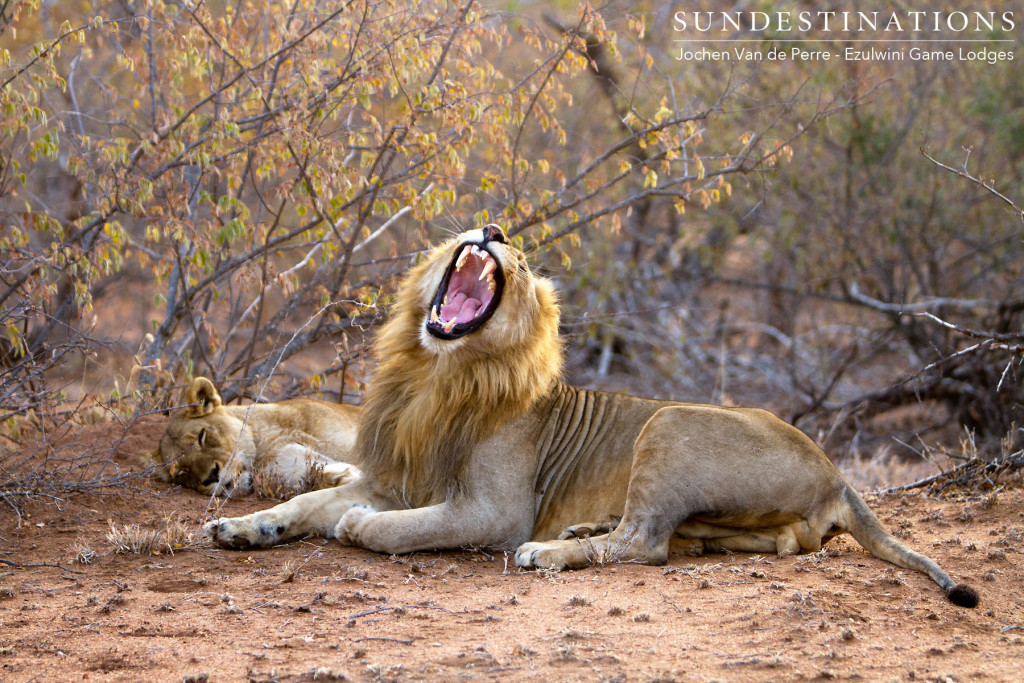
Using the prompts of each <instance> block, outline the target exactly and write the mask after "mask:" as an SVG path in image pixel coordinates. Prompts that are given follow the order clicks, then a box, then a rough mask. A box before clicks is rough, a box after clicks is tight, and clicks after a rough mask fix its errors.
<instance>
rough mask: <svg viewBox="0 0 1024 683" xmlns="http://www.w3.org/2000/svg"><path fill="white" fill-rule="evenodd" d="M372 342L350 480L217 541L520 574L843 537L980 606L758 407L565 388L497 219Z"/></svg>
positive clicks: (220, 531)
mask: <svg viewBox="0 0 1024 683" xmlns="http://www.w3.org/2000/svg"><path fill="white" fill-rule="evenodd" d="M375 351H376V354H377V358H378V359H379V363H380V364H379V366H378V368H377V371H376V372H375V374H374V376H373V378H372V381H371V382H370V387H369V389H368V390H367V392H366V395H365V397H364V404H363V405H364V407H363V418H362V421H361V423H360V427H359V435H358V438H357V442H356V451H357V453H358V456H359V457H358V459H359V462H360V466H361V467H362V468H363V469H364V476H363V478H361V479H359V480H357V481H355V482H353V483H350V484H346V485H343V486H340V487H338V488H333V489H327V490H323V491H314V492H312V493H307V494H304V495H302V496H298V497H296V498H293V499H292V500H290V501H288V502H285V503H282V504H281V505H278V506H277V507H274V508H272V509H270V510H265V511H262V512H257V513H254V514H251V515H247V516H245V517H239V518H233V519H220V520H217V521H214V522H210V523H209V524H207V526H206V532H207V534H208V535H209V536H210V537H211V538H212V539H213V540H214V541H216V542H217V543H219V544H220V545H222V546H225V547H228V548H247V547H250V546H270V545H273V544H276V543H278V542H280V541H281V540H283V539H286V538H290V537H295V536H301V535H304V534H307V533H310V532H319V533H322V534H324V535H327V536H334V537H337V538H338V539H339V540H340V541H341V542H342V543H346V544H351V545H359V546H362V547H364V548H369V549H370V550H375V551H378V552H385V553H407V552H412V551H416V550H427V549H433V548H457V547H463V546H468V545H476V546H497V547H504V548H518V549H517V551H516V555H515V559H516V563H517V564H518V565H519V566H521V567H545V568H556V569H560V568H565V567H580V566H584V565H587V564H589V563H591V562H595V561H598V562H601V561H614V560H635V561H641V562H648V563H651V564H659V563H664V562H665V561H666V560H667V557H668V551H669V542H670V541H671V540H672V539H673V537H682V538H684V539H689V543H690V544H691V547H692V548H693V549H696V550H708V551H716V550H730V551H741V552H755V553H766V552H777V553H778V554H780V555H786V554H790V553H796V552H801V551H805V552H806V551H816V550H818V549H819V548H821V545H822V544H823V543H825V542H826V541H828V540H829V539H831V538H832V537H833V536H835V535H837V534H839V533H841V532H843V531H848V532H850V533H851V534H852V535H853V537H854V538H856V539H857V541H859V542H860V544H861V545H863V546H864V547H865V548H867V549H868V550H869V551H870V552H871V553H872V554H874V555H876V556H877V557H880V558H882V559H885V560H888V561H889V562H892V563H894V564H897V565H899V566H901V567H906V568H908V569H916V570H919V571H922V572H924V573H926V574H928V576H930V577H931V578H932V579H933V580H934V581H935V582H936V583H938V584H939V586H941V587H942V589H943V590H945V591H946V595H947V596H948V597H949V599H950V600H952V601H953V602H954V603H956V604H958V605H964V606H969V607H973V606H974V605H976V604H977V602H978V596H977V593H975V591H974V590H973V589H971V588H969V587H967V586H964V585H960V584H956V583H954V582H953V580H952V579H950V577H949V576H948V575H947V574H946V573H945V572H944V571H942V570H941V569H940V568H939V566H938V565H937V564H936V563H935V562H934V561H933V560H931V559H929V558H927V557H925V556H923V555H920V554H918V553H915V552H913V551H911V550H909V549H907V548H906V547H904V546H903V545H901V544H900V542H899V541H897V540H896V539H895V538H893V537H892V536H891V535H890V534H889V533H888V532H887V531H886V530H885V529H884V528H883V527H882V524H881V523H880V522H879V520H878V518H877V517H876V516H875V515H874V513H873V512H871V510H870V509H869V508H868V506H867V505H866V504H865V503H864V500H863V499H862V498H861V497H860V495H858V493H857V492H856V491H855V490H853V489H852V488H851V487H850V485H849V484H847V483H846V482H845V481H844V480H843V478H842V476H841V475H840V474H839V472H838V471H837V470H836V469H835V467H833V466H832V464H831V463H830V462H829V460H828V459H827V458H826V457H825V455H824V454H823V453H822V452H821V450H820V449H819V448H818V447H817V446H816V445H815V444H814V442H812V441H811V440H810V439H809V438H808V437H807V436H805V435H804V434H803V433H802V432H800V431H799V430H797V429H796V428H794V427H792V426H790V425H789V424H786V423H785V422H783V421H781V420H779V419H778V418H776V417H774V416H773V415H771V414H770V413H767V412H765V411H763V410H751V409H743V408H722V407H718V406H708V405H696V404H688V403H675V402H668V401H654V400H647V399H641V398H633V397H630V396H624V395H620V394H609V393H604V392H599V391H590V390H586V389H576V388H573V387H570V386H566V385H565V384H563V383H561V382H560V381H559V379H558V377H559V373H560V368H561V362H562V350H561V342H560V341H559V338H558V304H557V302H556V298H555V294H554V292H553V289H552V285H551V283H550V282H549V281H548V280H546V279H544V278H541V277H537V276H536V275H533V274H532V273H531V272H530V269H529V268H528V267H527V264H526V259H525V257H524V256H523V254H522V253H521V252H520V251H518V250H517V249H515V248H513V247H512V246H510V245H509V243H508V240H507V239H506V237H505V235H504V233H503V232H502V231H501V230H500V229H499V228H497V227H496V226H488V227H486V228H484V229H482V230H472V231H469V232H466V233H464V234H462V235H461V236H459V237H457V238H456V239H453V240H451V241H449V242H447V243H445V244H442V245H441V246H439V247H437V248H436V249H434V250H433V251H432V252H431V253H430V255H429V256H428V258H427V259H426V260H425V261H424V262H423V263H422V264H420V265H419V266H417V267H415V268H413V269H412V270H411V272H410V273H409V275H408V277H407V278H406V280H405V282H404V284H403V285H402V288H401V290H400V292H399V294H398V298H397V302H396V304H395V307H394V310H393V312H392V315H391V318H390V320H389V322H387V323H386V324H385V326H384V327H383V329H382V330H381V331H380V334H379V336H378V338H377V341H376V349H375ZM590 534H594V535H590ZM581 536H584V538H580V537H581Z"/></svg>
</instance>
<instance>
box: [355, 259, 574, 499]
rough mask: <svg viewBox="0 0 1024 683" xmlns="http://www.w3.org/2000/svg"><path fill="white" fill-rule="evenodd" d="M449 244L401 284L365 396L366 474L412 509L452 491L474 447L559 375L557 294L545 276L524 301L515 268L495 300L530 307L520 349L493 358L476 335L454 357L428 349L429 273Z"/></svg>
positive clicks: (526, 281)
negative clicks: (425, 338)
mask: <svg viewBox="0 0 1024 683" xmlns="http://www.w3.org/2000/svg"><path fill="white" fill-rule="evenodd" d="M448 246H449V245H444V246H442V247H439V248H437V249H435V250H434V251H433V252H432V253H431V254H430V256H429V257H428V258H427V259H426V260H425V261H424V262H423V263H422V264H420V265H418V266H416V267H415V268H413V269H412V270H411V271H410V272H409V274H408V276H407V277H406V279H405V281H404V282H403V283H402V285H401V286H400V288H399V292H398V297H397V301H396V303H395V305H394V308H393V310H392V312H391V317H390V319H389V320H388V322H387V323H385V324H384V326H383V327H382V328H381V330H380V332H379V333H378V335H377V338H376V340H375V342H374V354H375V355H376V357H377V360H378V363H379V364H378V366H377V369H376V371H375V372H374V374H373V377H372V380H371V382H370V385H369V388H368V389H367V391H366V394H365V395H364V397H363V419H362V422H361V425H360V428H359V436H358V439H357V442H356V452H357V453H360V454H361V455H362V464H363V466H364V468H365V470H366V471H367V472H368V473H370V474H371V475H372V477H375V478H376V480H377V481H378V482H379V484H380V485H381V487H382V489H383V491H384V492H387V493H390V494H392V495H394V496H395V497H396V498H397V499H398V500H401V501H402V502H403V503H404V504H406V505H408V506H410V507H422V506H426V505H433V504H436V503H440V502H442V501H444V500H446V499H448V498H450V497H451V496H452V495H453V494H454V493H455V492H456V491H458V490H459V488H460V487H461V484H462V482H463V480H464V473H465V467H466V461H467V459H468V455H469V454H470V453H471V452H472V448H473V446H474V445H476V444H477V443H479V442H480V441H481V440H482V439H484V438H486V437H488V436H490V435H492V434H494V433H495V432H497V431H498V430H499V429H500V428H501V427H503V426H504V425H505V424H507V423H508V422H510V421H511V420H513V419H515V418H516V417H518V416H520V415H522V414H523V413H524V412H525V411H526V410H528V409H529V408H530V407H531V406H533V405H534V403H535V402H536V401H537V400H538V399H540V398H542V397H543V396H545V395H546V394H547V393H548V392H549V391H550V389H551V387H552V386H553V384H554V382H555V381H556V379H557V378H558V375H559V374H560V372H561V364H562V345H561V341H560V339H559V337H558V302H557V298H556V296H555V293H554V291H553V289H552V287H551V284H550V283H549V282H548V281H547V280H544V279H542V278H533V285H534V287H533V288H534V291H535V295H533V296H529V297H524V296H523V294H524V293H525V292H524V290H526V289H527V288H530V287H531V282H530V280H531V277H530V276H529V275H528V274H526V273H525V271H521V270H517V271H516V272H506V273H505V277H506V281H507V284H506V287H505V294H504V296H503V300H502V303H501V304H500V305H508V306H511V305H522V304H523V300H525V301H526V302H527V304H531V303H532V305H533V306H534V307H535V311H534V312H533V315H532V316H530V323H531V328H530V329H529V331H528V332H527V333H526V334H524V335H522V339H521V340H520V341H519V342H518V343H516V344H514V345H513V346H511V347H505V348H503V349H502V352H501V353H494V352H493V351H492V350H490V349H488V348H486V341H485V340H482V339H481V335H479V334H473V335H470V336H468V337H466V338H465V342H466V343H465V344H464V345H463V346H461V347H460V348H457V349H454V350H452V351H451V352H447V353H433V352H431V351H428V350H427V349H425V348H424V346H423V344H422V342H421V338H420V335H421V328H422V327H423V326H424V323H425V321H426V316H427V313H428V311H427V308H426V306H425V305H422V303H421V302H422V296H421V295H422V293H423V292H424V291H427V290H429V291H431V292H432V291H435V290H436V288H437V287H438V285H439V283H438V282H432V281H430V279H431V278H430V274H429V272H430V268H431V265H432V264H433V263H434V262H436V261H437V260H440V259H445V258H446V257H448V258H450V254H449V250H448ZM435 270H436V269H435ZM521 315H522V313H521V312H520V313H519V314H517V316H520V318H519V319H520V320H521ZM493 322H495V321H492V324H493ZM506 342H507V339H506Z"/></svg>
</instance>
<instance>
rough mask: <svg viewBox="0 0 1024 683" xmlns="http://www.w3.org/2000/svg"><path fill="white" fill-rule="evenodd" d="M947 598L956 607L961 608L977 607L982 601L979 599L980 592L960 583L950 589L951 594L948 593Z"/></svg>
mask: <svg viewBox="0 0 1024 683" xmlns="http://www.w3.org/2000/svg"><path fill="white" fill-rule="evenodd" d="M946 597H947V598H949V601H950V602H952V603H953V604H954V605H960V606H961V607H977V606H978V601H979V600H980V599H981V598H980V597H978V591H976V590H974V589H973V588H971V587H970V586H967V585H965V584H962V583H958V584H957V585H955V586H953V587H952V588H950V589H949V592H948V593H946Z"/></svg>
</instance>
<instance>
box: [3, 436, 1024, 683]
mask: <svg viewBox="0 0 1024 683" xmlns="http://www.w3.org/2000/svg"><path fill="white" fill-rule="evenodd" d="M161 430H162V423H161V422H160V421H159V420H157V419H150V420H143V421H141V422H140V423H139V424H138V425H136V427H135V428H133V430H132V432H130V433H129V434H128V435H127V437H126V438H124V439H123V441H122V442H121V444H120V447H119V448H120V450H119V451H118V452H117V453H116V454H115V456H114V461H115V462H116V464H117V465H118V466H119V467H121V468H122V469H126V468H127V469H131V468H135V469H141V462H140V460H139V458H138V454H139V453H140V452H141V450H142V449H144V448H148V447H151V446H152V445H153V444H154V443H155V440H156V438H157V437H158V435H159V433H160V431H161ZM120 437H122V430H121V429H120V428H119V427H114V426H112V425H110V424H107V425H93V426H89V427H86V428H83V430H82V431H81V432H80V433H79V434H78V435H77V439H78V441H80V442H81V443H83V444H86V443H91V444H102V443H107V444H109V443H110V442H111V441H114V440H115V439H118V438H120ZM209 502H210V501H209V500H208V499H207V498H205V497H203V496H200V495H199V494H197V493H194V492H192V491H186V490H181V489H178V488H169V487H168V486H167V485H165V484H160V483H157V482H151V481H148V480H146V479H144V478H142V479H139V480H137V481H136V482H135V484H134V485H132V486H130V487H126V488H125V489H124V490H122V491H118V492H114V493H110V494H105V495H94V494H90V495H78V496H74V497H71V498H70V499H69V500H67V501H66V502H63V503H61V504H60V505H59V506H57V505H53V504H42V503H29V504H27V505H26V507H25V508H24V509H23V513H22V517H21V518H20V519H19V518H18V516H17V515H15V514H14V513H13V511H11V510H7V511H5V512H3V513H0V559H2V560H4V564H3V565H2V566H0V680H2V681H70V680H92V681H182V680H185V681H204V680H206V681H247V680H249V681H302V680H346V679H347V680H353V681H376V680H395V681H402V680H463V679H471V680H472V679H475V680H508V679H515V680H520V679H523V678H524V677H533V676H541V677H543V678H545V679H547V680H587V681H591V680H615V681H626V680H630V681H670V680H680V681H705V680H708V681H710V680H723V681H746V680H754V681H760V680H764V681H768V680H771V681H776V680H801V679H802V680H811V679H859V680H865V681H878V680H882V681H888V680H901V681H902V680H935V681H968V680H984V681H1019V680H1022V679H1024V591H1022V590H1021V587H1022V586H1024V580H1022V579H1024V572H1022V568H1021V564H1022V562H1021V560H1022V556H1021V554H1020V553H1021V550H1022V549H1024V540H1022V535H1024V491H1022V490H1021V488H1020V487H1019V485H1017V486H1014V487H1011V488H1009V489H1006V490H1002V491H1000V492H998V493H997V494H996V495H992V494H988V495H980V494H979V495H967V494H964V495H956V496H946V497H943V498H939V499H934V498H929V497H925V496H923V495H918V494H909V495H899V496H886V497H881V498H872V499H871V500H870V501H869V502H871V504H872V505H873V507H874V508H875V509H876V510H877V511H878V512H879V514H880V515H881V517H882V519H883V521H885V523H886V524H887V525H888V526H889V527H890V528H891V529H893V530H894V531H896V532H897V533H898V534H899V535H900V536H901V537H902V538H903V539H904V540H905V541H906V542H907V543H908V544H909V545H910V546H911V547H913V548H915V549H917V550H920V551H923V552H925V553H926V554H928V555H930V556H932V557H934V558H935V559H936V560H937V561H938V562H939V563H940V564H941V565H942V566H943V567H944V568H945V569H946V570H947V571H949V573H950V574H952V575H953V576H954V578H956V579H957V580H960V581H964V582H966V583H969V584H971V585H973V586H975V587H976V588H977V589H978V590H979V592H980V593H981V605H980V606H979V607H978V608H976V609H964V608H959V607H956V606H954V605H952V604H951V603H949V602H947V601H946V600H945V598H944V597H943V595H942V593H941V591H939V589H938V588H937V587H936V586H935V584H933V583H932V582H931V581H930V580H929V579H928V578H927V577H925V576H923V575H920V574H917V573H915V572H910V571H904V570H901V569H898V568H896V567H893V566H891V565H888V564H886V563H885V562H882V561H881V560H877V559H874V558H872V557H870V556H869V555H867V554H866V553H865V552H864V551H863V550H862V549H861V548H860V547H859V546H857V544H856V543H855V542H854V541H853V540H852V539H849V538H848V537H842V538H839V539H836V540H834V541H832V542H831V543H830V544H829V545H828V546H827V547H826V548H825V549H824V550H823V551H822V552H820V553H816V554H814V555H808V556H799V557H785V558H777V557H763V556H751V555H711V556H706V557H699V558H694V557H685V556H673V557H672V558H671V559H670V561H669V563H668V565H666V566H664V567H649V566H641V565H634V564H609V565H605V566H599V567H593V568H590V569H585V570H581V571H571V572H563V573H557V574H553V573H537V572H522V571H520V570H518V569H516V568H515V567H514V566H512V560H511V557H510V556H509V555H505V554H503V553H501V552H493V551H487V552H483V551H477V550H463V551H458V552H443V553H418V554H415V555H409V556H403V557H387V556H384V555H377V554H374V553H371V552H367V551H364V550H359V549H355V548H346V547H342V546H340V545H338V544H337V543H336V542H333V541H324V540H322V539H307V540H305V541H299V542H295V543H291V544H288V545H284V546H281V547H278V548H274V549H270V550H264V551H252V552H233V551H226V550H219V549H216V548H213V547H212V546H211V545H210V544H209V542H207V541H205V540H204V539H203V538H202V536H201V532H200V531H199V527H200V524H201V523H202V522H203V521H204V520H205V519H206V517H207V515H208V514H210V510H209ZM271 504H272V502H271V501H259V500H241V501H231V502H228V503H227V504H225V505H224V507H223V509H222V510H221V513H220V514H224V515H239V514H245V513H248V512H251V511H253V510H256V509H259V508H261V507H266V506H269V505H271ZM168 520H170V521H172V522H173V521H175V520H177V521H180V522H183V523H184V524H185V525H186V526H187V528H188V529H190V530H191V531H192V532H193V533H194V540H193V541H192V542H191V543H188V544H186V545H185V547H183V548H180V549H178V550H177V551H176V552H174V553H173V554H170V553H166V552H165V553H163V554H159V555H155V554H149V553H147V554H144V555H131V554H117V553H115V552H114V548H113V546H112V545H111V543H110V542H109V541H108V539H107V533H108V531H109V530H110V524H114V525H115V526H116V527H118V528H121V527H122V526H123V525H125V524H138V525H140V528H141V529H143V530H150V529H152V530H162V529H165V528H166V527H167V524H168ZM85 550H91V551H92V552H93V553H94V554H95V557H94V559H93V561H92V562H91V563H89V564H82V563H80V562H79V561H77V559H76V557H77V556H79V555H82V554H83V551H85Z"/></svg>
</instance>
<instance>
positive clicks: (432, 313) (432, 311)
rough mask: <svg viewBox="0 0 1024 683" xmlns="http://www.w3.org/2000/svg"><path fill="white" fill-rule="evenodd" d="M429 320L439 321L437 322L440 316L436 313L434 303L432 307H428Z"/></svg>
mask: <svg viewBox="0 0 1024 683" xmlns="http://www.w3.org/2000/svg"><path fill="white" fill-rule="evenodd" d="M430 322H432V323H439V322H441V316H439V315H438V314H437V304H434V307H433V308H431V309H430Z"/></svg>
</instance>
